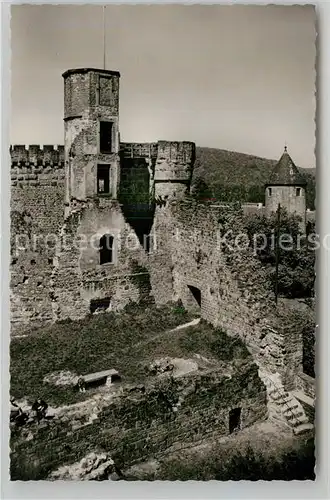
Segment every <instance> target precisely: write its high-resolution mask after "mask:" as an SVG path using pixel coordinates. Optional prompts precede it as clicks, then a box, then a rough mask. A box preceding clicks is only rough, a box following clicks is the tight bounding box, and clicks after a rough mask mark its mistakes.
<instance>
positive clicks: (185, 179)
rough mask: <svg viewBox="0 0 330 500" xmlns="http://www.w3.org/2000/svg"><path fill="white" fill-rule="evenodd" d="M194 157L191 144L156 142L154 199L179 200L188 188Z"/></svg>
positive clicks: (193, 148) (193, 145)
mask: <svg viewBox="0 0 330 500" xmlns="http://www.w3.org/2000/svg"><path fill="white" fill-rule="evenodd" d="M195 157H196V146H195V144H194V143H193V142H173V141H158V153H157V160H156V165H155V175H154V184H155V197H156V199H157V198H159V197H160V198H163V197H166V198H181V197H182V196H184V195H185V194H187V192H188V191H189V188H190V183H191V178H192V174H193V168H194V163H195Z"/></svg>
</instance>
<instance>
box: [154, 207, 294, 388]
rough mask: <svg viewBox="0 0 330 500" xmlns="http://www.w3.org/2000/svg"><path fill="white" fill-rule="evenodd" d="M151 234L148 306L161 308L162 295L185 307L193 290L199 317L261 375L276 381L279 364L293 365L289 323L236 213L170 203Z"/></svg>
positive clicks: (281, 367)
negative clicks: (235, 343) (242, 349)
mask: <svg viewBox="0 0 330 500" xmlns="http://www.w3.org/2000/svg"><path fill="white" fill-rule="evenodd" d="M153 230H154V231H155V233H156V241H157V249H156V251H155V252H154V253H153V254H152V255H150V258H149V263H150V273H151V283H152V287H153V294H154V296H155V300H156V301H164V302H165V301H166V294H165V293H163V292H162V290H163V288H164V289H165V290H166V293H167V294H168V295H167V300H169V299H172V300H182V302H183V304H184V306H186V307H188V308H189V307H190V305H191V303H192V302H194V299H193V297H192V293H191V288H189V287H195V288H197V289H198V290H200V294H201V307H200V314H201V316H202V318H204V319H205V320H206V321H208V322H210V323H212V324H213V325H215V326H220V327H221V328H223V329H224V330H225V331H226V332H227V333H228V334H229V335H231V336H235V335H237V336H238V337H240V338H241V339H242V340H243V342H244V343H245V344H246V345H247V346H248V348H249V350H250V352H251V353H252V354H253V356H254V358H255V360H256V361H257V362H258V364H259V365H260V366H261V367H263V368H264V369H265V370H266V371H270V372H279V373H282V374H283V375H284V374H285V373H286V372H285V366H286V365H292V366H296V362H295V358H296V356H297V350H296V351H295V350H294V348H293V347H292V346H293V345H294V343H295V342H294V341H293V342H292V341H291V340H292V338H291V337H290V334H291V331H292V329H293V325H295V322H294V320H292V323H290V322H289V321H288V318H287V317H286V319H285V320H283V318H282V317H281V315H280V314H279V310H278V308H277V307H276V305H275V302H274V297H273V290H272V286H271V283H270V281H269V279H268V277H267V273H266V270H265V269H264V268H263V267H262V266H261V265H260V262H259V261H258V259H257V258H256V257H255V256H254V255H253V252H252V249H250V248H248V247H247V245H246V239H245V238H244V220H243V213H242V212H241V211H240V210H239V209H234V208H231V207H228V208H227V209H226V208H225V207H220V208H218V207H214V208H211V207H210V206H209V205H207V204H197V203H195V202H192V201H188V200H186V201H182V202H173V203H170V204H168V206H167V207H163V208H159V209H157V211H156V216H155V224H154V228H153ZM242 233H243V236H242ZM158 234H160V235H161V238H160V240H161V244H160V245H158ZM162 242H163V243H162ZM171 290H172V291H171ZM195 302H196V301H195ZM295 326H297V325H295ZM295 331H297V328H295ZM293 378H294V373H293V371H291V372H290V373H286V381H289V380H290V383H291V381H292V379H293Z"/></svg>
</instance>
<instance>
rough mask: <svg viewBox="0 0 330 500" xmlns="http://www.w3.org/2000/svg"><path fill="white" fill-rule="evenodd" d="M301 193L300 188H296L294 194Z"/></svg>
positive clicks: (298, 194)
mask: <svg viewBox="0 0 330 500" xmlns="http://www.w3.org/2000/svg"><path fill="white" fill-rule="evenodd" d="M300 195H301V188H296V196H300Z"/></svg>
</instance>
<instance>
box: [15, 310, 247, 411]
mask: <svg viewBox="0 0 330 500" xmlns="http://www.w3.org/2000/svg"><path fill="white" fill-rule="evenodd" d="M191 319H192V317H191V315H190V314H189V313H188V312H187V311H184V310H182V308H180V307H177V306H175V305H172V306H167V307H163V308H156V307H155V306H153V307H150V308H148V309H143V308H141V307H139V306H135V305H133V306H130V307H129V308H127V309H126V310H125V311H123V312H122V313H120V314H115V313H106V314H100V315H94V316H91V317H88V318H86V319H84V320H82V321H77V322H73V321H72V322H63V323H56V324H54V325H50V326H48V327H45V328H40V329H39V330H37V331H35V332H34V333H33V334H32V335H30V336H28V337H25V338H20V339H13V340H12V342H11V345H10V351H11V353H10V355H11V364H10V373H11V395H12V396H14V397H16V398H17V399H19V398H23V397H25V398H27V399H28V400H29V401H33V400H34V399H35V398H36V397H38V396H40V397H42V398H43V399H45V400H46V401H47V402H48V403H51V404H53V405H62V404H70V403H74V402H76V401H80V400H82V399H85V398H86V397H88V394H87V393H79V392H77V391H76V390H74V389H73V388H70V387H66V388H64V387H56V386H53V385H49V384H45V383H43V378H44V377H45V375H47V374H50V373H52V372H55V371H60V370H69V371H71V372H74V373H77V374H81V375H84V374H86V373H93V372H97V371H101V370H105V369H110V368H115V369H117V370H118V371H119V372H120V374H121V375H122V378H123V381H125V382H128V383H141V382H143V381H144V380H145V376H146V373H145V366H146V365H147V364H149V363H150V362H151V361H153V360H154V359H157V358H160V357H165V356H170V357H192V356H193V354H195V353H199V354H201V355H203V356H206V357H212V358H213V359H214V358H215V359H218V360H219V361H224V362H227V361H229V360H231V359H233V358H234V357H236V358H237V357H239V358H244V357H246V356H248V355H249V354H248V351H247V349H246V348H245V346H244V345H243V344H242V342H241V341H239V340H237V339H232V338H229V337H227V335H226V334H225V333H223V332H221V331H220V330H215V329H214V328H213V327H212V326H211V325H208V324H207V323H205V322H203V321H201V323H200V324H198V325H196V326H191V327H189V328H187V329H183V330H178V331H176V332H169V330H171V329H172V328H175V327H176V326H178V325H179V324H183V323H185V322H188V321H190V320H191Z"/></svg>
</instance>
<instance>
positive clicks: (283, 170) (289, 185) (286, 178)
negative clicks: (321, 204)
mask: <svg viewBox="0 0 330 500" xmlns="http://www.w3.org/2000/svg"><path fill="white" fill-rule="evenodd" d="M279 204H280V205H281V208H285V209H286V210H287V211H288V212H289V213H292V214H293V213H295V214H296V215H298V216H299V217H300V218H301V227H302V229H304V228H305V226H306V181H305V179H304V178H303V176H302V175H301V174H300V173H299V170H298V168H297V167H296V165H295V164H294V163H293V161H292V159H291V157H290V155H289V153H288V152H287V147H286V146H285V148H284V153H283V154H282V156H281V158H280V160H279V161H278V162H277V164H276V165H275V167H274V169H273V171H272V173H271V176H270V179H269V182H268V183H267V184H266V193H265V209H266V215H270V214H271V213H272V212H276V210H277V208H278V205H279Z"/></svg>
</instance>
